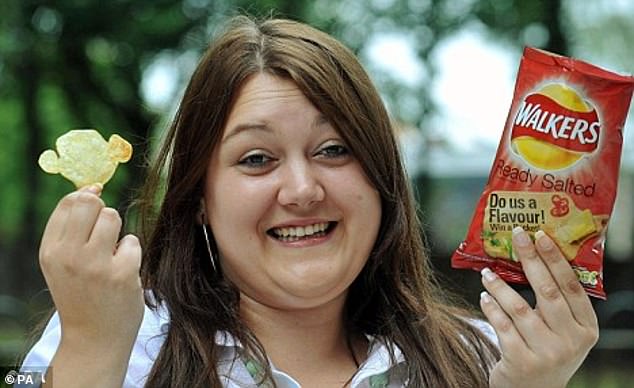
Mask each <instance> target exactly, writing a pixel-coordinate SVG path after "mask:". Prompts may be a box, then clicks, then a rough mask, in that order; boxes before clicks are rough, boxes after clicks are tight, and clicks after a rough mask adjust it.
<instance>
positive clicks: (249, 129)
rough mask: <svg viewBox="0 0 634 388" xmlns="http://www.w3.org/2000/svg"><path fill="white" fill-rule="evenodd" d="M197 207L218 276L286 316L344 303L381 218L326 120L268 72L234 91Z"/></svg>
mask: <svg viewBox="0 0 634 388" xmlns="http://www.w3.org/2000/svg"><path fill="white" fill-rule="evenodd" d="M204 201H205V208H206V213H207V217H208V221H209V224H210V225H211V228H212V230H213V233H214V237H215V240H216V244H217V247H218V252H219V254H220V263H221V265H222V269H223V273H224V275H225V276H226V277H228V278H229V279H230V280H231V281H232V282H233V283H234V284H236V286H237V287H238V288H239V289H240V291H241V293H242V294H243V295H246V296H248V297H249V298H250V299H253V300H255V301H257V302H259V303H261V304H264V305H267V306H271V307H276V308H284V309H297V308H312V307H317V306H319V305H321V304H324V303H327V302H329V301H332V300H335V299H337V298H339V299H340V300H343V296H345V292H346V290H347V288H348V287H349V286H350V284H351V283H352V281H353V280H354V279H355V278H356V277H357V275H358V274H359V272H360V271H361V269H362V268H363V266H364V265H365V263H366V261H367V258H368V256H369V255H370V251H371V249H372V247H373V245H374V241H375V239H376V236H377V233H378V230H379V225H380V220H381V202H380V196H379V193H378V192H377V191H376V190H375V189H374V188H373V187H372V186H371V185H370V183H369V181H368V180H367V178H366V176H365V174H364V172H363V169H362V168H361V165H360V164H359V163H358V161H357V160H356V159H355V158H354V156H353V155H352V153H351V152H350V151H349V150H348V148H347V146H346V144H345V143H344V142H343V140H342V138H341V137H340V135H339V134H338V133H337V131H336V130H335V129H334V128H333V127H332V126H331V124H330V123H329V122H328V120H327V118H325V117H324V116H323V115H322V114H321V113H320V112H319V111H318V110H317V109H316V108H315V106H314V105H312V104H311V103H310V101H309V100H308V99H307V98H306V97H305V96H304V95H303V93H302V92H301V91H300V90H299V89H298V88H297V86H296V85H295V84H294V83H293V82H292V81H290V80H286V79H283V78H279V77H276V76H273V75H269V74H267V73H259V74H257V75H255V76H252V77H251V78H250V79H249V80H247V82H246V83H245V84H244V85H243V87H242V88H241V89H240V91H239V93H238V96H237V99H236V101H235V104H234V105H233V108H232V110H231V112H230V114H229V117H228V120H227V125H226V126H225V128H224V132H223V135H222V140H221V141H220V143H219V144H218V145H217V148H216V149H215V150H214V153H213V155H212V157H211V161H210V164H209V168H208V170H207V176H206V183H205V196H204Z"/></svg>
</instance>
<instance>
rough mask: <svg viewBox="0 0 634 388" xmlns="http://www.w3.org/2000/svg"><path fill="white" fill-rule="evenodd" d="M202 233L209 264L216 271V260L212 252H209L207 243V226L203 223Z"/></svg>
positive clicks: (209, 247)
mask: <svg viewBox="0 0 634 388" xmlns="http://www.w3.org/2000/svg"><path fill="white" fill-rule="evenodd" d="M203 234H204V235H205V243H206V244H207V252H208V253H209V259H210V260H211V266H212V267H213V269H214V272H215V273H218V270H217V269H216V260H215V259H214V254H213V253H211V244H210V243H209V235H208V234H207V226H206V225H205V224H203Z"/></svg>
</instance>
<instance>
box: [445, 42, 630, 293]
mask: <svg viewBox="0 0 634 388" xmlns="http://www.w3.org/2000/svg"><path fill="white" fill-rule="evenodd" d="M633 89H634V77H631V76H623V75H619V74H615V73H612V72H609V71H606V70H604V69H601V68H598V67H596V66H593V65H591V64H588V63H585V62H582V61H579V60H576V59H572V58H567V57H563V56H559V55H555V54H551V53H548V52H545V51H542V50H538V49H534V48H528V47H527V48H526V49H525V50H524V55H523V57H522V61H521V63H520V67H519V71H518V75H517V80H516V84H515V92H514V96H513V101H512V104H511V108H510V111H509V115H508V118H507V120H506V125H505V127H504V132H503V134H502V139H501V140H500V145H499V147H498V150H497V154H496V157H495V160H494V162H493V166H492V168H491V172H490V174H489V179H488V182H487V185H486V187H485V189H484V192H483V193H482V196H481V197H480V200H479V201H478V204H477V207H476V210H475V214H474V216H473V220H472V221H471V226H470V227H469V230H468V232H467V236H466V238H465V241H464V242H463V243H462V244H460V246H459V247H458V249H457V250H456V251H455V253H454V254H453V256H452V259H451V263H452V266H453V267H454V268H470V269H474V270H477V271H479V270H481V269H482V268H484V267H489V268H491V269H492V270H494V271H495V272H496V273H497V274H498V275H499V276H500V277H501V278H503V279H505V280H507V281H509V282H514V283H527V280H526V277H525V276H524V274H523V272H522V267H521V265H520V263H519V262H518V260H517V259H516V258H515V257H514V253H513V246H512V244H511V235H512V232H511V231H512V230H513V228H515V227H516V226H521V227H523V228H524V230H526V231H528V232H529V234H531V236H532V235H533V234H534V233H535V232H537V231H538V230H540V229H541V230H543V231H544V232H545V233H547V234H548V235H549V236H550V237H551V238H552V239H553V240H554V241H555V243H556V244H557V245H558V246H559V248H560V249H561V251H562V252H563V254H564V255H565V257H566V258H567V259H568V260H569V261H570V265H571V266H572V268H573V269H574V271H575V273H576V274H577V276H578V277H579V281H580V282H581V284H582V285H583V287H584V288H585V290H586V291H587V292H588V294H590V295H592V296H595V297H598V298H602V299H605V297H606V295H605V291H604V289H603V249H604V241H605V234H606V226H607V224H608V221H609V219H610V214H611V212H612V209H613V206H614V200H615V196H616V189H617V180H618V176H619V165H620V159H621V148H622V143H623V126H624V124H625V117H626V116H627V111H628V108H629V105H630V100H631V98H632V91H633Z"/></svg>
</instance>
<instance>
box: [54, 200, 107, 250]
mask: <svg viewBox="0 0 634 388" xmlns="http://www.w3.org/2000/svg"><path fill="white" fill-rule="evenodd" d="M104 207H105V204H104V202H103V201H102V200H101V198H99V197H98V196H97V195H95V194H94V193H92V192H90V191H79V192H78V193H77V196H76V197H74V198H73V202H72V208H71V210H70V215H69V217H68V222H67V223H66V228H65V230H64V234H63V237H62V238H64V239H67V240H68V242H69V243H70V244H75V245H80V244H85V243H86V242H88V239H89V238H90V234H91V233H92V229H93V227H94V226H95V222H96V221H97V216H98V215H99V213H100V212H101V209H102V208H104Z"/></svg>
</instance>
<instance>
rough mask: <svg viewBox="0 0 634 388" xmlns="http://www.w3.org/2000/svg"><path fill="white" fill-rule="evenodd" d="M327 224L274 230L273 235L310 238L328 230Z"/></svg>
mask: <svg viewBox="0 0 634 388" xmlns="http://www.w3.org/2000/svg"><path fill="white" fill-rule="evenodd" d="M329 224H330V223H329V222H322V223H318V224H313V225H306V226H291V227H284V228H275V229H273V233H274V234H275V235H276V236H278V237H305V236H312V235H314V234H317V233H320V232H323V231H325V230H326V229H328V225H329Z"/></svg>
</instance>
